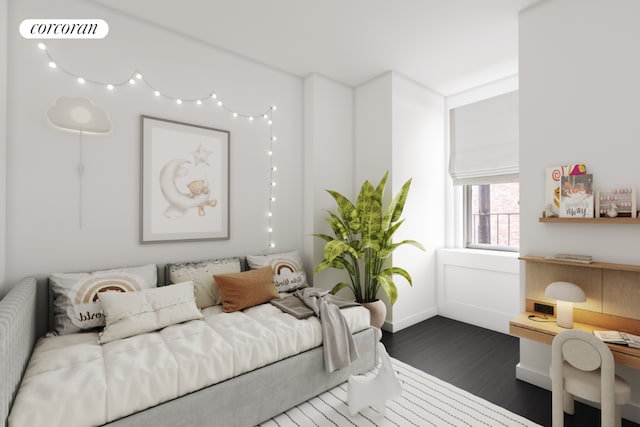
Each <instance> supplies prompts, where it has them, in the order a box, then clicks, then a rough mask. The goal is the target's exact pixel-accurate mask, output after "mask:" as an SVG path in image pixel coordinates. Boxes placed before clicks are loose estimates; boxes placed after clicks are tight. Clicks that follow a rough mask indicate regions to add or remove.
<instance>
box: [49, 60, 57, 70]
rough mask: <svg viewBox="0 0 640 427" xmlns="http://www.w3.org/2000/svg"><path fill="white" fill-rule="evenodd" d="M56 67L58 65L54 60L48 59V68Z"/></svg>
mask: <svg viewBox="0 0 640 427" xmlns="http://www.w3.org/2000/svg"><path fill="white" fill-rule="evenodd" d="M57 67H58V65H57V64H56V63H55V62H53V61H49V68H51V69H54V68H57Z"/></svg>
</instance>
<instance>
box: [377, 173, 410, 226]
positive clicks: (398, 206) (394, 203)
mask: <svg viewBox="0 0 640 427" xmlns="http://www.w3.org/2000/svg"><path fill="white" fill-rule="evenodd" d="M409 188H411V178H409V180H407V182H405V183H404V184H403V185H402V187H401V188H400V191H399V192H398V194H396V196H395V197H394V198H393V200H391V203H389V206H387V210H386V211H385V214H384V218H383V220H382V227H383V229H387V228H389V225H390V224H393V223H394V222H396V221H398V220H399V219H400V215H402V210H403V209H404V204H405V203H406V201H407V196H408V195H409Z"/></svg>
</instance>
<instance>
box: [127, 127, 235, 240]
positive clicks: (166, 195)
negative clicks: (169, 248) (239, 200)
mask: <svg viewBox="0 0 640 427" xmlns="http://www.w3.org/2000/svg"><path fill="white" fill-rule="evenodd" d="M140 129H141V144H142V156H141V157H142V167H141V215H140V243H158V242H167V241H190V240H213V239H229V142H230V138H231V134H230V132H229V131H226V130H220V129H214V128H209V127H204V126H198V125H192V124H187V123H181V122H176V121H173V120H166V119H160V118H157V117H149V116H144V115H143V116H140Z"/></svg>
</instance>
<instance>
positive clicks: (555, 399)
mask: <svg viewBox="0 0 640 427" xmlns="http://www.w3.org/2000/svg"><path fill="white" fill-rule="evenodd" d="M555 388H556V387H554V390H553V392H552V393H551V425H552V426H553V427H563V426H564V411H563V403H562V400H563V395H564V391H563V390H562V389H561V388H560V389H555Z"/></svg>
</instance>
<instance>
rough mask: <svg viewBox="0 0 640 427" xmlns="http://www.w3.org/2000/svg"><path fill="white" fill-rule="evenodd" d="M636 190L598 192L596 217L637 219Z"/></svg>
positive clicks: (621, 189)
mask: <svg viewBox="0 0 640 427" xmlns="http://www.w3.org/2000/svg"><path fill="white" fill-rule="evenodd" d="M636 207H637V198H636V189H635V188H620V189H616V190H613V191H596V216H597V217H598V218H602V217H609V218H615V217H622V218H635V217H636Z"/></svg>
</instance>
